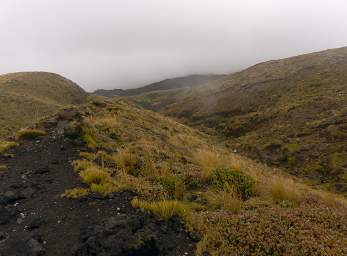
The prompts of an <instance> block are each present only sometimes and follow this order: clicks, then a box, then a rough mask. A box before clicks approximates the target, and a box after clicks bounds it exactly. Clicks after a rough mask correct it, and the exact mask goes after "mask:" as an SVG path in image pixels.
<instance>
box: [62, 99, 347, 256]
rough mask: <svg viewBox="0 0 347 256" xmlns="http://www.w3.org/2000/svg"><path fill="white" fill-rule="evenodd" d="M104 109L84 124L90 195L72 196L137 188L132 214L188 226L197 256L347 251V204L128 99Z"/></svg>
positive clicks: (80, 166)
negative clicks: (196, 238)
mask: <svg viewBox="0 0 347 256" xmlns="http://www.w3.org/2000/svg"><path fill="white" fill-rule="evenodd" d="M105 104H106V106H105V107H103V108H100V107H98V106H96V105H94V104H90V105H89V106H88V108H87V110H85V113H84V116H85V118H84V120H83V121H82V123H81V125H82V126H83V129H82V130H83V134H81V137H82V138H86V137H87V138H89V139H88V140H84V141H85V143H86V145H87V146H88V147H89V151H88V152H81V154H80V155H81V158H82V159H81V160H77V161H74V162H73V166H74V170H75V171H76V172H77V173H78V174H79V175H80V178H81V181H82V182H83V183H84V184H85V185H86V188H76V189H72V190H69V191H66V193H65V195H64V196H66V197H69V198H75V197H78V196H85V195H87V194H88V193H99V194H101V195H102V196H105V197H107V196H108V195H109V194H110V193H114V192H119V191H125V190H131V191H133V192H134V193H136V194H137V197H136V198H134V199H133V200H132V205H133V207H134V208H141V209H143V210H146V211H150V212H152V213H153V214H155V215H157V216H158V217H159V218H161V219H163V220H168V219H171V218H177V217H179V218H182V220H183V221H184V222H185V225H186V229H187V231H188V232H195V233H196V232H197V233H198V234H200V236H201V240H200V242H199V243H198V248H197V255H205V252H207V251H208V252H210V253H211V254H212V255H240V254H242V253H243V254H245V255H297V252H301V251H302V252H304V255H322V254H326V253H327V254H328V255H343V253H344V252H345V251H344V250H345V249H344V248H343V245H344V244H345V243H346V239H345V235H344V232H345V230H344V228H343V227H342V226H341V225H338V223H340V224H341V223H344V222H346V215H345V212H346V207H347V206H346V205H347V204H346V201H345V199H343V198H339V197H337V196H336V195H334V196H332V195H331V194H329V193H328V192H322V191H319V190H313V189H311V188H310V187H308V186H306V185H304V184H301V183H300V182H299V181H297V180H293V179H292V178H291V177H287V176H284V175H282V174H280V173H279V172H280V171H279V170H277V171H276V173H274V170H273V169H271V168H268V167H266V166H264V165H261V164H256V163H254V162H252V161H250V160H248V159H245V158H243V157H240V156H238V155H235V154H233V153H232V152H230V151H229V149H227V148H225V147H223V146H221V145H220V144H219V143H218V142H216V141H214V139H213V138H210V137H207V136H206V135H204V134H202V133H200V132H198V131H196V130H194V129H191V128H189V127H187V126H184V125H181V124H179V123H176V122H175V121H173V120H171V119H169V118H166V117H163V116H161V115H159V114H155V113H153V112H149V111H145V110H142V109H139V108H136V107H134V106H132V105H131V104H129V103H127V102H125V101H123V100H116V101H115V102H107V103H105ZM90 141H93V143H90ZM211 145H214V146H211ZM289 148H290V149H293V148H294V147H291V146H290V147H289ZM331 220H333V221H336V223H332V222H331ZM303 230H304V231H305V232H303ZM312 237H318V238H319V239H312Z"/></svg>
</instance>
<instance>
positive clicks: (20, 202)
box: [0, 122, 195, 256]
mask: <svg viewBox="0 0 347 256" xmlns="http://www.w3.org/2000/svg"><path fill="white" fill-rule="evenodd" d="M61 126H62V125H61V124H60V123H59V122H58V123H57V124H54V127H53V128H51V129H50V130H49V132H48V135H47V136H45V137H43V138H42V139H40V140H34V141H25V142H23V143H22V144H21V145H20V146H19V147H18V148H17V149H15V150H14V151H13V152H11V154H13V155H12V157H8V158H7V159H3V162H4V164H5V165H6V166H7V170H6V171H5V172H4V173H3V174H1V175H0V256H12V255H13V256H15V255H16V256H17V255H18V256H21V255H79V256H82V255H83V256H87V255H103V256H107V255H115V256H116V255H117V256H118V255H124V256H125V255H128V256H135V255H151V256H154V255H172V256H174V255H193V252H194V247H195V246H194V241H193V240H192V239H191V238H190V237H189V236H188V235H187V234H186V233H185V232H184V229H183V225H182V223H181V222H180V221H179V220H172V221H170V222H163V221H161V220H159V219H157V218H156V217H154V216H152V215H150V214H148V213H145V212H142V211H140V210H135V209H133V208H132V207H131V205H130V201H131V199H132V197H133V195H132V194H131V193H130V192H123V193H117V194H113V195H112V196H110V197H108V198H102V197H100V196H98V195H89V196H87V197H84V198H80V199H66V198H62V197H61V196H60V195H61V194H62V193H63V192H64V191H65V190H66V189H71V188H74V187H77V186H82V184H80V182H79V180H78V177H77V175H76V174H75V173H74V172H73V170H72V167H71V161H72V160H74V159H77V158H78V157H79V152H80V151H81V150H84V149H83V146H81V145H76V144H75V143H72V142H71V141H70V140H69V139H67V138H66V137H65V136H64V132H63V129H61V128H59V127H61Z"/></svg>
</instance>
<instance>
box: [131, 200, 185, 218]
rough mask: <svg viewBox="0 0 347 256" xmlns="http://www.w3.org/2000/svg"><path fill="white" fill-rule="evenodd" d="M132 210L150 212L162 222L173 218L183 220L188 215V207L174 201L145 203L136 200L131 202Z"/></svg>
mask: <svg viewBox="0 0 347 256" xmlns="http://www.w3.org/2000/svg"><path fill="white" fill-rule="evenodd" d="M131 205H132V206H133V207H134V208H140V209H144V210H147V211H150V212H152V213H154V214H155V215H157V216H158V217H160V218H161V219H163V220H169V219H172V218H173V217H180V218H183V219H185V218H186V217H187V216H188V215H189V212H190V210H189V207H188V206H187V205H186V204H185V203H182V202H179V201H176V200H163V201H157V202H146V201H143V200H140V199H138V198H134V199H133V200H132V201H131Z"/></svg>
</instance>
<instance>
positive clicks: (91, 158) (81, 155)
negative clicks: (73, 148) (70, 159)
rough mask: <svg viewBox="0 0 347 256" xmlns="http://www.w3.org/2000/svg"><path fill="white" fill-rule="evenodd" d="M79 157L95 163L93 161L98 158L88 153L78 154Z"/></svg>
mask: <svg viewBox="0 0 347 256" xmlns="http://www.w3.org/2000/svg"><path fill="white" fill-rule="evenodd" d="M80 157H82V158H84V159H87V160H89V161H95V159H96V158H97V157H98V156H97V155H96V154H95V153H90V152H80Z"/></svg>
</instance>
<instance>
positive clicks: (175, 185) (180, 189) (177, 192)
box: [160, 174, 186, 200]
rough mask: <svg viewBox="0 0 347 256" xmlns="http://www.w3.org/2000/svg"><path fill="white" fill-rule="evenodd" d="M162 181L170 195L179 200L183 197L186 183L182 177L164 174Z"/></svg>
mask: <svg viewBox="0 0 347 256" xmlns="http://www.w3.org/2000/svg"><path fill="white" fill-rule="evenodd" d="M160 182H161V184H162V185H163V187H164V189H165V190H166V191H167V193H168V194H169V196H170V197H172V198H175V199H178V200H180V199H183V196H184V192H185V190H186V185H185V183H184V180H183V179H182V178H181V177H179V176H176V175H172V174H171V175H168V176H163V177H162V178H161V179H160Z"/></svg>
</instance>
